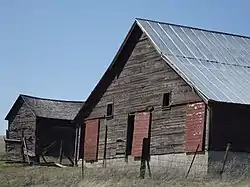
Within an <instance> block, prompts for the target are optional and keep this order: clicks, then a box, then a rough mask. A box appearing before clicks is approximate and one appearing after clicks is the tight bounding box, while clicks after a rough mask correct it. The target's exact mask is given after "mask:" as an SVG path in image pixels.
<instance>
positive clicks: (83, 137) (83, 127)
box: [81, 123, 85, 179]
mask: <svg viewBox="0 0 250 187" xmlns="http://www.w3.org/2000/svg"><path fill="white" fill-rule="evenodd" d="M81 133H82V179H84V144H85V141H84V140H85V123H83V125H82V132H81Z"/></svg>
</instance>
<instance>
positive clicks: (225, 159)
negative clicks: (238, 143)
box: [220, 143, 231, 176]
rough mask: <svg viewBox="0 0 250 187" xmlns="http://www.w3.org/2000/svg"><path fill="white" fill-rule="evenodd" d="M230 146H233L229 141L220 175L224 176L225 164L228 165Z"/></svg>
mask: <svg viewBox="0 0 250 187" xmlns="http://www.w3.org/2000/svg"><path fill="white" fill-rule="evenodd" d="M230 146H231V143H228V144H227V149H226V152H225V155H224V159H223V165H222V168H221V171H220V175H221V176H222V174H223V172H224V168H225V165H226V161H227V156H228V151H229V149H230Z"/></svg>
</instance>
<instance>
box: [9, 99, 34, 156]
mask: <svg viewBox="0 0 250 187" xmlns="http://www.w3.org/2000/svg"><path fill="white" fill-rule="evenodd" d="M35 129H36V117H35V115H34V114H33V113H32V111H31V110H30V108H29V107H28V105H27V104H26V103H24V102H23V104H22V106H21V108H20V109H19V111H18V112H17V114H16V116H15V117H14V119H13V120H12V121H11V123H9V129H8V130H9V138H10V139H19V140H21V139H22V131H23V134H24V136H25V137H26V138H27V139H28V140H27V141H26V142H27V147H28V149H29V150H31V151H33V152H35V143H36V138H35ZM6 153H7V159H9V160H13V161H21V160H22V156H21V144H18V143H7V144H6Z"/></svg>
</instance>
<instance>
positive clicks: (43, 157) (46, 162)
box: [41, 154, 47, 164]
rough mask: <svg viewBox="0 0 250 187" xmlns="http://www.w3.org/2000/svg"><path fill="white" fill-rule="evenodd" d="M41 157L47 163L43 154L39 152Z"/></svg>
mask: <svg viewBox="0 0 250 187" xmlns="http://www.w3.org/2000/svg"><path fill="white" fill-rule="evenodd" d="M41 157H42V159H43V161H44V162H45V163H46V164H47V161H46V159H45V157H44V155H43V154H41Z"/></svg>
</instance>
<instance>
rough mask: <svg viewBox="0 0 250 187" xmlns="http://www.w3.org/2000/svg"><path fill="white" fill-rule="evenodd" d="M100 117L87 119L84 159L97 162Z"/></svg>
mask: <svg viewBox="0 0 250 187" xmlns="http://www.w3.org/2000/svg"><path fill="white" fill-rule="evenodd" d="M99 123H100V120H99V119H90V120H86V121H85V136H84V159H85V161H86V162H95V161H97V159H98V139H99Z"/></svg>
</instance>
